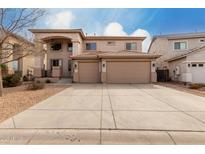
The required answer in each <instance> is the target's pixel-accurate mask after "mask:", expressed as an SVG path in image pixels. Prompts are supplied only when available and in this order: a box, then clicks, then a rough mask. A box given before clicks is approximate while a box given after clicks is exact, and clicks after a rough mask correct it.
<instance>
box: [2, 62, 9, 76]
mask: <svg viewBox="0 0 205 154" xmlns="http://www.w3.org/2000/svg"><path fill="white" fill-rule="evenodd" d="M0 67H1V72H2V76H3V77H5V76H7V74H8V67H7V66H6V65H5V64H1V65H0Z"/></svg>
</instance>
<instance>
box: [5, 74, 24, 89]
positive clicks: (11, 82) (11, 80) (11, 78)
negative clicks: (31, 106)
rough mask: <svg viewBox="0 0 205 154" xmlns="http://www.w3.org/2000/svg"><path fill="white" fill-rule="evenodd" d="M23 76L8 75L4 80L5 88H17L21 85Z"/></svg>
mask: <svg viewBox="0 0 205 154" xmlns="http://www.w3.org/2000/svg"><path fill="white" fill-rule="evenodd" d="M21 83H22V82H21V76H20V75H19V74H18V73H15V74H10V75H7V76H6V77H4V78H3V87H16V86H19V85H21Z"/></svg>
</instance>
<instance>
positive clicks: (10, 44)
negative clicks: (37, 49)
mask: <svg viewBox="0 0 205 154" xmlns="http://www.w3.org/2000/svg"><path fill="white" fill-rule="evenodd" d="M2 38H3V34H2V35H1V36H0V39H2ZM33 47H34V44H33V43H32V42H30V41H28V40H27V39H25V38H23V37H21V36H19V35H17V34H10V36H9V37H7V38H6V39H5V41H4V43H3V45H2V50H3V51H2V53H1V57H0V58H1V60H2V64H4V65H6V66H7V69H8V72H7V73H6V74H13V73H14V72H20V73H21V75H22V76H24V75H27V74H28V72H30V73H32V70H33V66H34V59H35V58H34V55H32V53H31V52H30V51H31V50H32V48H33Z"/></svg>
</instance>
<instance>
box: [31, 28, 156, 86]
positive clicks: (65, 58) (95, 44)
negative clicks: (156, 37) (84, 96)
mask: <svg viewBox="0 0 205 154" xmlns="http://www.w3.org/2000/svg"><path fill="white" fill-rule="evenodd" d="M30 31H31V32H32V33H34V34H35V39H36V45H41V46H42V50H45V51H46V54H45V55H41V56H39V57H38V58H36V63H35V67H36V68H35V70H34V72H35V73H34V74H35V76H36V77H57V78H61V77H66V78H72V79H73V81H74V82H80V83H98V82H103V83H151V82H155V81H156V72H155V60H156V58H158V57H159V56H158V55H151V54H147V53H143V52H142V41H143V40H144V39H145V37H131V36H129V37H124V36H85V35H84V33H83V32H82V30H81V29H30ZM42 70H44V71H42ZM42 72H45V73H43V74H42Z"/></svg>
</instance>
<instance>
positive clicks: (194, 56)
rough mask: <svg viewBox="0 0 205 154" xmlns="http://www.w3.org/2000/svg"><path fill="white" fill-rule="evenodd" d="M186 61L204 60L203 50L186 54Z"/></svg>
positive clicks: (204, 52)
mask: <svg viewBox="0 0 205 154" xmlns="http://www.w3.org/2000/svg"><path fill="white" fill-rule="evenodd" d="M187 61H205V50H202V51H198V52H194V53H192V54H189V55H188V56H187Z"/></svg>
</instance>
